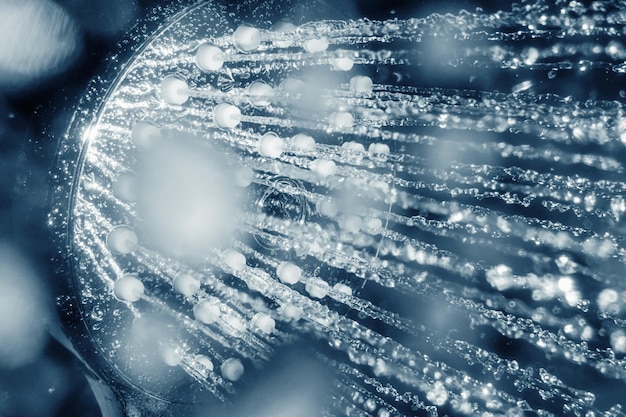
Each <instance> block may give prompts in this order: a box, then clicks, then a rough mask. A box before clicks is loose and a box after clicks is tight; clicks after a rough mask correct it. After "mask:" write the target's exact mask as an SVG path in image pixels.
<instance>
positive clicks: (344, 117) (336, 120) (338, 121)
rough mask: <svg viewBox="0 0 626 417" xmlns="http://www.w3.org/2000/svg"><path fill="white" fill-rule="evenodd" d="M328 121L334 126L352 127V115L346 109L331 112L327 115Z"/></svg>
mask: <svg viewBox="0 0 626 417" xmlns="http://www.w3.org/2000/svg"><path fill="white" fill-rule="evenodd" d="M328 121H329V123H330V124H331V125H332V126H334V127H336V128H346V127H352V126H353V125H354V116H352V114H351V113H348V112H346V111H338V112H334V113H332V114H331V115H330V116H329V117H328Z"/></svg>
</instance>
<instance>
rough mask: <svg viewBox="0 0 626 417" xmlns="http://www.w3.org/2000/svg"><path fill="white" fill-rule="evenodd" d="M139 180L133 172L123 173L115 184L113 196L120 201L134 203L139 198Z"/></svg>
mask: <svg viewBox="0 0 626 417" xmlns="http://www.w3.org/2000/svg"><path fill="white" fill-rule="evenodd" d="M136 187H137V178H136V177H135V174H133V173H132V172H122V173H121V174H119V175H118V176H117V178H116V179H115V181H114V182H113V186H112V188H113V195H114V196H115V197H117V198H119V199H120V200H123V201H127V202H132V201H135V199H136V197H137V189H136Z"/></svg>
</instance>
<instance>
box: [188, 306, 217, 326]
mask: <svg viewBox="0 0 626 417" xmlns="http://www.w3.org/2000/svg"><path fill="white" fill-rule="evenodd" d="M220 314H221V312H220V306H219V305H217V303H216V302H214V301H209V300H202V301H200V302H199V303H198V304H196V306H195V307H194V308H193V315H194V317H195V318H196V320H198V321H201V322H202V323H204V324H211V323H215V322H216V321H217V319H219V318H220Z"/></svg>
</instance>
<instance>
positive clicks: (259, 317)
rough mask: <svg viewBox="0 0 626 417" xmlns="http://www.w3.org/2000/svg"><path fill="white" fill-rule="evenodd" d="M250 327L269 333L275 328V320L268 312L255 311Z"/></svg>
mask: <svg viewBox="0 0 626 417" xmlns="http://www.w3.org/2000/svg"><path fill="white" fill-rule="evenodd" d="M251 324H252V327H254V328H256V329H259V331H261V332H262V333H265V334H271V333H272V332H273V331H274V329H275V328H276V321H274V319H273V318H272V317H270V316H269V314H266V313H257V314H255V315H254V317H252V322H251Z"/></svg>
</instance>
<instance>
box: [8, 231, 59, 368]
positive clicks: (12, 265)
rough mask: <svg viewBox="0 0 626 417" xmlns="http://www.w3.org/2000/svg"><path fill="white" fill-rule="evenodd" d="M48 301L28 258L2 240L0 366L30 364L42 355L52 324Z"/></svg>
mask: <svg viewBox="0 0 626 417" xmlns="http://www.w3.org/2000/svg"><path fill="white" fill-rule="evenodd" d="M45 300H46V297H45V294H44V291H43V288H42V285H41V282H40V280H39V278H38V277H37V275H36V274H35V272H34V271H33V270H32V268H31V267H30V266H29V265H28V263H27V261H26V260H25V259H24V258H23V257H22V256H21V255H20V254H19V253H17V251H15V250H14V249H13V248H12V247H11V246H9V245H7V244H6V243H1V242H0V341H2V342H1V343H0V368H17V367H19V366H23V365H26V364H28V363H30V362H32V361H33V360H35V359H37V357H38V356H39V355H40V354H41V351H42V349H43V348H44V346H45V343H46V341H47V326H48V323H49V309H48V306H47V305H46V302H45Z"/></svg>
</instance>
